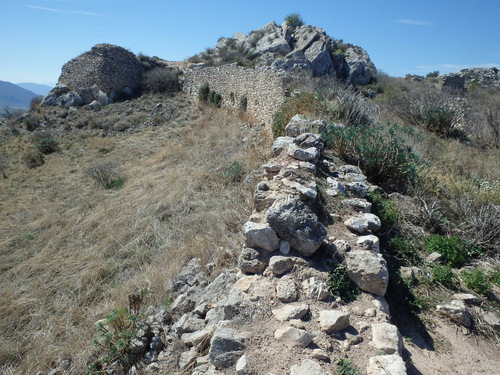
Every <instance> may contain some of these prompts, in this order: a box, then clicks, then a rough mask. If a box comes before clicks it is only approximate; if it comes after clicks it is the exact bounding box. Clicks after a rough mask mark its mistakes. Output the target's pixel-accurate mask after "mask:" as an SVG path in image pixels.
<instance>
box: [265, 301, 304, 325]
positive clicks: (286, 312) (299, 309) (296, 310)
mask: <svg viewBox="0 0 500 375" xmlns="http://www.w3.org/2000/svg"><path fill="white" fill-rule="evenodd" d="M308 311H309V306H307V305H306V304H304V303H302V304H287V305H284V306H282V307H280V308H279V309H274V310H272V312H273V315H274V316H275V317H276V319H278V320H279V321H281V322H284V321H287V320H291V319H301V318H302V317H303V316H304V315H306V314H307V312H308Z"/></svg>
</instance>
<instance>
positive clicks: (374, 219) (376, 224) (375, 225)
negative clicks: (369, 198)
mask: <svg viewBox="0 0 500 375" xmlns="http://www.w3.org/2000/svg"><path fill="white" fill-rule="evenodd" d="M363 218H364V219H366V220H367V221H368V229H369V230H371V231H374V232H376V231H378V230H379V229H380V228H382V223H381V222H380V219H379V217H378V216H377V215H374V214H370V213H364V214H363Z"/></svg>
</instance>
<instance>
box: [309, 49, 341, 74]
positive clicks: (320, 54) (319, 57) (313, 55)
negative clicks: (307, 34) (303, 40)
mask: <svg viewBox="0 0 500 375" xmlns="http://www.w3.org/2000/svg"><path fill="white" fill-rule="evenodd" d="M305 55H306V58H307V60H308V61H309V62H310V63H311V65H312V70H313V76H315V77H318V76H325V75H328V74H330V73H331V72H332V70H334V69H333V62H332V59H331V57H330V51H329V50H328V46H327V43H326V42H325V41H323V40H318V41H315V42H313V43H312V44H311V45H310V46H309V48H308V49H307V50H306V51H305Z"/></svg>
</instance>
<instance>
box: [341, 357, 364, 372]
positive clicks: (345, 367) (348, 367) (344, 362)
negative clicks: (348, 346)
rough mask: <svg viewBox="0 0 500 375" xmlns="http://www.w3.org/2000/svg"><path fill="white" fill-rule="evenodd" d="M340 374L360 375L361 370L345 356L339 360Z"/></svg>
mask: <svg viewBox="0 0 500 375" xmlns="http://www.w3.org/2000/svg"><path fill="white" fill-rule="evenodd" d="M337 374H338V375H359V370H358V369H357V368H356V366H354V364H353V363H352V362H351V360H350V359H348V358H344V359H339V360H338V361H337Z"/></svg>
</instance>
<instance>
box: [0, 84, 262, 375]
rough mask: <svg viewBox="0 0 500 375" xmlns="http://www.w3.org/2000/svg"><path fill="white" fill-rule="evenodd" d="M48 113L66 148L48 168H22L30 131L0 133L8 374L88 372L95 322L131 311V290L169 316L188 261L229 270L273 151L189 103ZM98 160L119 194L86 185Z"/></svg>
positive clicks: (148, 100) (3, 349)
mask: <svg viewBox="0 0 500 375" xmlns="http://www.w3.org/2000/svg"><path fill="white" fill-rule="evenodd" d="M160 103H161V106H157V104H160ZM160 107H161V108H160ZM45 111H46V112H45V113H43V115H44V116H45V117H46V119H47V122H46V123H47V124H52V125H53V126H54V129H53V132H54V133H53V134H54V135H55V137H56V138H57V139H58V140H59V142H60V144H61V151H60V152H56V153H53V154H50V155H47V156H46V157H45V164H44V165H43V166H41V167H37V168H33V169H29V168H27V167H26V166H25V164H24V163H23V161H22V155H23V153H25V152H26V150H28V149H32V148H33V145H32V141H31V135H30V133H27V132H22V133H21V134H20V135H17V136H14V135H12V134H11V133H10V131H9V130H8V129H5V127H4V129H3V134H2V138H1V139H2V140H1V142H0V152H1V154H0V155H1V156H2V157H3V165H4V170H5V173H6V175H7V178H6V179H0V265H1V268H0V285H1V292H0V372H1V373H5V374H14V373H26V374H27V373H36V372H37V371H43V372H44V373H46V372H47V371H48V370H50V369H51V368H53V367H54V364H55V362H57V361H59V360H61V359H69V360H70V361H71V370H70V373H82V372H84V371H85V370H84V369H85V366H86V361H87V360H88V357H89V355H90V352H91V350H92V346H91V342H92V339H93V336H94V333H95V330H94V323H95V322H96V321H97V320H99V319H102V318H103V317H104V316H105V315H106V314H109V313H110V312H111V310H112V309H113V308H120V307H123V306H125V304H126V298H127V296H128V294H129V293H133V292H137V291H139V290H141V289H143V288H146V287H149V288H151V289H153V290H154V294H153V300H152V301H150V303H151V304H156V305H161V304H164V303H165V301H166V300H167V298H168V295H167V294H166V290H167V285H168V281H169V279H170V278H171V277H172V275H175V274H176V273H177V272H178V270H179V269H180V267H181V266H182V265H183V264H184V263H185V262H186V261H187V260H188V259H191V258H193V257H200V258H202V259H203V260H204V261H206V262H209V261H213V262H215V264H216V266H219V267H222V266H223V265H224V264H225V263H228V262H234V259H235V257H234V256H230V254H233V253H235V252H236V251H237V250H238V249H239V248H240V246H241V244H240V241H241V238H240V236H241V235H240V231H241V226H242V224H243V222H244V221H245V220H246V218H247V217H248V215H249V212H250V207H251V199H252V197H251V191H252V189H253V186H255V181H254V180H253V181H252V179H251V174H250V175H249V173H250V172H251V171H252V170H254V169H255V168H257V167H258V166H259V165H260V164H261V162H262V161H263V160H265V159H266V157H267V155H266V154H267V152H268V150H270V146H269V142H270V138H269V135H268V134H267V133H266V132H265V131H264V130H262V131H261V130H260V128H259V127H258V126H253V125H252V124H251V121H249V120H248V119H242V118H239V117H237V116H235V115H233V114H230V113H227V112H224V111H222V110H216V109H210V108H199V107H198V104H197V102H195V101H194V100H193V99H191V98H189V97H187V96H185V95H184V94H181V93H179V94H175V95H173V96H168V95H163V96H161V95H156V96H154V95H149V96H143V97H141V98H139V99H137V100H133V101H127V102H124V103H116V104H112V105H110V106H107V107H106V108H104V109H103V110H101V111H100V112H97V113H90V112H89V111H88V110H85V109H79V110H78V111H68V110H67V109H45ZM138 118H139V120H138ZM144 124H151V126H145V125H144ZM117 130H126V131H125V132H119V131H117ZM103 161H111V162H112V163H113V164H114V165H115V166H116V169H117V171H118V172H119V173H120V176H121V177H125V179H126V180H125V184H124V186H123V187H122V188H121V189H105V188H103V187H102V186H99V185H97V184H96V183H95V182H94V181H93V180H92V179H91V178H89V177H88V176H87V175H86V173H85V171H86V170H87V168H89V167H90V166H93V165H96V164H98V163H102V162H103ZM240 167H242V168H241V170H240ZM246 177H248V178H246ZM245 178H246V179H245Z"/></svg>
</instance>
